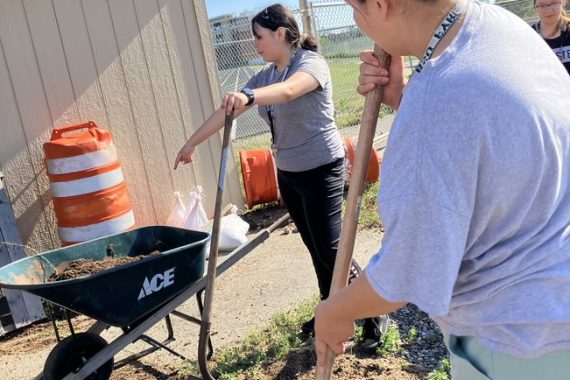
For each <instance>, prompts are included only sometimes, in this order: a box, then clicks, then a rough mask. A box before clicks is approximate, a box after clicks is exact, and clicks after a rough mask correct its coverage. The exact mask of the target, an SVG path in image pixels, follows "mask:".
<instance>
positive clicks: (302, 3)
mask: <svg viewBox="0 0 570 380" xmlns="http://www.w3.org/2000/svg"><path fill="white" fill-rule="evenodd" d="M299 11H300V12H301V20H302V22H303V32H304V33H306V34H308V35H310V36H313V37H315V38H316V34H315V31H314V30H313V23H312V20H311V16H312V14H311V13H312V12H311V9H309V5H308V4H307V0H299Z"/></svg>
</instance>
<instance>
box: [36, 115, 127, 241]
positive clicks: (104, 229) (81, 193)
mask: <svg viewBox="0 0 570 380" xmlns="http://www.w3.org/2000/svg"><path fill="white" fill-rule="evenodd" d="M80 131H83V132H80ZM44 152H45V156H46V164H47V172H48V177H49V180H50V190H51V193H52V196H53V205H54V210H55V215H56V218H57V224H58V233H59V237H60V239H61V241H62V245H64V246H65V245H70V244H74V243H78V242H82V241H87V240H91V239H96V238H98V237H102V236H107V235H110V234H114V233H118V232H122V231H126V230H128V229H131V228H133V227H134V226H135V218H134V215H133V211H132V208H131V203H130V200H129V195H128V191H127V185H126V183H125V181H124V177H123V172H122V169H121V165H120V162H119V160H118V157H117V151H116V148H115V144H114V143H113V140H112V138H111V134H110V132H109V131H107V130H104V129H101V128H99V127H98V126H97V125H96V124H95V123H94V122H91V121H90V122H87V123H83V124H78V125H73V126H69V127H64V128H58V129H55V130H54V131H53V133H52V136H51V139H50V141H49V142H47V143H45V144H44Z"/></svg>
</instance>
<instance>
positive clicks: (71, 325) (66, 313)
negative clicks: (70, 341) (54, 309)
mask: <svg viewBox="0 0 570 380" xmlns="http://www.w3.org/2000/svg"><path fill="white" fill-rule="evenodd" d="M63 315H65V319H66V320H67V326H69V332H70V333H71V336H73V337H75V329H74V328H73V323H71V317H70V316H69V310H67V309H63Z"/></svg>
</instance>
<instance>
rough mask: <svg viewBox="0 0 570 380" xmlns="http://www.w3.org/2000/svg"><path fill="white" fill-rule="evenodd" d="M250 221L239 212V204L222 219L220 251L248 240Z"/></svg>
mask: <svg viewBox="0 0 570 380" xmlns="http://www.w3.org/2000/svg"><path fill="white" fill-rule="evenodd" d="M247 231H249V223H247V222H246V221H245V220H243V219H242V218H240V217H239V216H238V214H237V206H234V207H232V209H231V211H230V213H229V214H228V215H226V216H223V217H222V220H221V221H220V247H219V249H220V251H231V250H234V249H236V248H237V247H239V246H240V245H242V244H243V243H245V242H247V237H246V234H247Z"/></svg>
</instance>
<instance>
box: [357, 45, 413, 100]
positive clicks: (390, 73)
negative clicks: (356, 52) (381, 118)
mask: <svg viewBox="0 0 570 380" xmlns="http://www.w3.org/2000/svg"><path fill="white" fill-rule="evenodd" d="M360 60H361V61H362V63H361V64H360V76H359V77H358V83H359V84H358V87H357V89H356V91H358V93H359V94H360V95H366V94H367V93H369V92H370V91H372V90H374V89H376V87H377V86H384V96H383V98H382V103H384V104H387V105H389V106H390V107H392V108H394V109H398V107H399V106H400V99H401V97H402V92H403V90H404V87H405V86H406V81H405V80H404V57H394V56H393V57H392V59H391V60H390V67H389V68H388V70H386V69H383V68H381V67H380V63H379V62H378V60H377V59H376V58H375V57H374V55H373V54H372V50H365V51H363V52H361V53H360Z"/></svg>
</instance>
